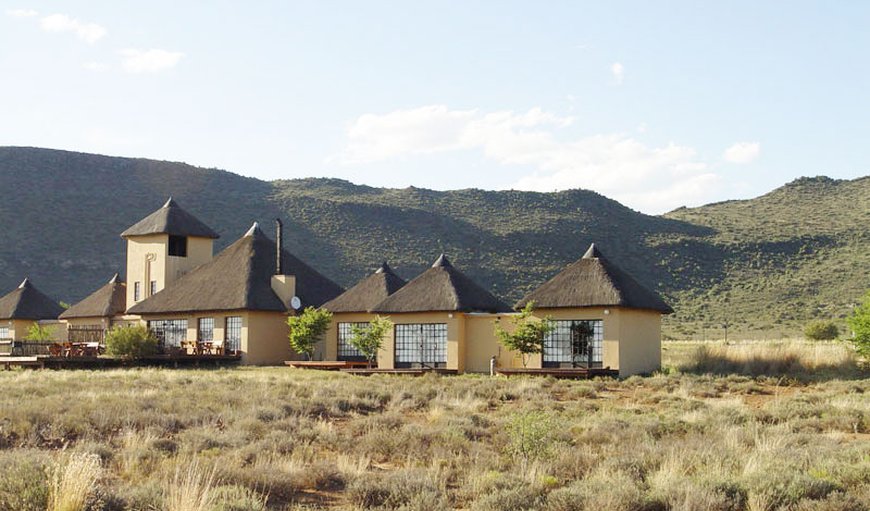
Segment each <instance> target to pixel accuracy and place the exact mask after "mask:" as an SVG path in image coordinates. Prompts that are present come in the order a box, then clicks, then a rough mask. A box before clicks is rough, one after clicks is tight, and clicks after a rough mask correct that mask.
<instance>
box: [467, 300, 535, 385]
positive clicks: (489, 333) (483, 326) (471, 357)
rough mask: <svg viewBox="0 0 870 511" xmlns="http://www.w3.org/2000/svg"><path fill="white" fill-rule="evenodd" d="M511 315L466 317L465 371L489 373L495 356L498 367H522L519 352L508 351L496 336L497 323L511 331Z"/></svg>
mask: <svg viewBox="0 0 870 511" xmlns="http://www.w3.org/2000/svg"><path fill="white" fill-rule="evenodd" d="M509 318H510V314H466V315H465V370H466V371H467V372H471V373H489V363H490V359H491V358H492V357H493V356H495V357H496V364H497V366H498V367H502V368H511V367H522V365H523V363H522V360H521V358H520V356H519V353H518V352H515V351H511V350H508V349H507V348H505V347H504V346H502V345H501V343H500V342H499V340H498V337H496V335H495V322H496V321H499V322H500V323H501V325H502V328H504V329H506V330H508V331H510V330H511V328H512V326H511V323H510V319H509Z"/></svg>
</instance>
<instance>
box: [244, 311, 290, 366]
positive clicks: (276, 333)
mask: <svg viewBox="0 0 870 511" xmlns="http://www.w3.org/2000/svg"><path fill="white" fill-rule="evenodd" d="M288 333H289V327H288V326H287V315H286V314H284V313H280V312H253V311H252V312H248V313H246V314H244V315H243V319H242V363H243V364H251V365H280V364H283V363H284V361H285V360H292V359H298V358H299V356H298V355H295V354H293V353H292V351H291V350H290V341H289V339H288V337H287V334H288Z"/></svg>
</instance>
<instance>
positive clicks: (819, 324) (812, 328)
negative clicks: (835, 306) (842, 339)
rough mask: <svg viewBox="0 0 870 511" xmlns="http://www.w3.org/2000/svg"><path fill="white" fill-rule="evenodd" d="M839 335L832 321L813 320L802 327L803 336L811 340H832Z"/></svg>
mask: <svg viewBox="0 0 870 511" xmlns="http://www.w3.org/2000/svg"><path fill="white" fill-rule="evenodd" d="M839 335H840V329H839V328H837V325H835V324H834V322H833V321H824V320H821V321H813V322H811V323H809V324H808V325H807V326H806V328H804V336H806V338H807V339H810V340H813V341H832V340H834V339H836V338H837V336H839Z"/></svg>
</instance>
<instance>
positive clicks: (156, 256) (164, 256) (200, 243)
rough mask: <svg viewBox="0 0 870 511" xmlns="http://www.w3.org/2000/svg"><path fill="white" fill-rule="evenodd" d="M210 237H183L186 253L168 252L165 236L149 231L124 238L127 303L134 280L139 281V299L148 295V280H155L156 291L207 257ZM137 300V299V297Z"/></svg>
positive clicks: (130, 298)
mask: <svg viewBox="0 0 870 511" xmlns="http://www.w3.org/2000/svg"><path fill="white" fill-rule="evenodd" d="M213 241H214V240H212V239H210V238H187V257H174V256H169V255H168V250H169V236H168V235H166V234H152V235H148V236H132V237H130V238H127V306H128V307H132V306H133V304H135V303H136V302H135V301H134V300H133V297H134V294H135V293H134V291H135V288H136V286H135V283H136V282H139V283H140V286H141V287H140V289H141V295H140V296H141V300H144V299H145V298H148V296H149V294H150V290H151V285H150V282H151V281H152V280H156V281H157V291H160V290H162V289H164V288H165V287H166V286H167V285H169V284H171V283H172V282H174V281H175V280H176V279H178V277H180V276H182V275H184V274H185V273H187V272H189V271H190V270H192V269H194V268H196V267H197V266H200V265H202V264H203V263H206V262H208V261H210V260H211V258H212V250H213V246H214V242H213ZM141 300H140V301H141Z"/></svg>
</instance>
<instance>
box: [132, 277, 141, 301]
mask: <svg viewBox="0 0 870 511" xmlns="http://www.w3.org/2000/svg"><path fill="white" fill-rule="evenodd" d="M141 299H142V283H141V282H134V283H133V301H134V302H138V301H139V300H141Z"/></svg>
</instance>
